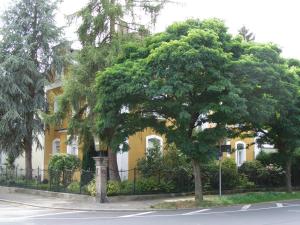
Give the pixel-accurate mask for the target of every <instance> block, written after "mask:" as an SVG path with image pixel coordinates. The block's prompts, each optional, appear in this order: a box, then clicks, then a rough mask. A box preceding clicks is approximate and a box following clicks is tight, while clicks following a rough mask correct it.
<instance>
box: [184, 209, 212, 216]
mask: <svg viewBox="0 0 300 225" xmlns="http://www.w3.org/2000/svg"><path fill="white" fill-rule="evenodd" d="M209 210H211V209H200V210H197V211H193V212H189V213H184V214H181V215H183V216H188V215H194V214H198V213H201V212H206V211H209Z"/></svg>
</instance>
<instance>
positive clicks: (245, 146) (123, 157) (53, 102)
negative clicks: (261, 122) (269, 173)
mask: <svg viewBox="0 0 300 225" xmlns="http://www.w3.org/2000/svg"><path fill="white" fill-rule="evenodd" d="M62 76H63V73H61V74H57V75H54V74H53V76H52V80H51V84H50V85H48V86H47V87H46V96H47V101H48V104H49V110H50V111H52V112H53V111H54V112H55V111H56V110H57V97H58V96H59V95H61V94H62V93H63V88H62V81H61V78H62ZM67 123H68V121H67V119H66V120H64V121H62V123H61V125H60V126H54V125H52V126H50V127H48V128H47V129H46V131H45V154H44V168H45V169H47V168H48V163H49V159H50V157H51V155H53V154H56V153H67V154H74V155H77V156H78V157H79V158H80V159H82V156H83V154H82V153H83V152H82V148H81V147H80V146H79V143H78V140H77V139H73V140H72V141H71V143H68V134H67ZM253 142H254V139H253V138H245V139H239V138H235V139H232V140H228V141H227V143H226V144H227V145H231V148H232V149H238V150H236V151H233V152H231V153H224V155H223V158H224V157H228V158H232V159H234V160H235V161H236V163H237V165H238V166H240V165H241V164H242V163H243V162H244V161H249V160H253V159H254V158H255V157H256V155H257V154H258V152H259V149H258V148H257V146H256V145H253ZM154 143H159V145H160V146H161V149H164V146H165V144H166V140H165V138H164V137H162V136H160V135H157V134H156V133H155V132H154V131H153V130H152V129H150V128H147V129H145V130H144V131H142V132H137V133H136V134H135V135H132V136H130V137H129V138H128V145H129V148H130V150H129V151H128V152H124V153H119V154H118V156H117V159H118V166H119V170H122V171H124V172H121V173H120V176H121V178H122V179H131V178H132V177H133V169H134V168H135V167H136V166H137V162H138V160H139V159H141V158H143V157H144V156H145V153H146V150H147V149H148V148H151V147H152V146H153V145H154ZM128 171H129V172H128Z"/></svg>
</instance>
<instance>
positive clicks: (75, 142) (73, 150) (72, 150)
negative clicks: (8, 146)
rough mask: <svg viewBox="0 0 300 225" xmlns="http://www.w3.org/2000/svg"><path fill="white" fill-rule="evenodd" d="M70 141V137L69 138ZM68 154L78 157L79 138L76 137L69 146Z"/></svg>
mask: <svg viewBox="0 0 300 225" xmlns="http://www.w3.org/2000/svg"><path fill="white" fill-rule="evenodd" d="M68 140H69V137H68ZM67 153H68V154H70V155H78V138H77V137H74V138H73V139H72V140H71V141H70V142H69V143H68V145H67Z"/></svg>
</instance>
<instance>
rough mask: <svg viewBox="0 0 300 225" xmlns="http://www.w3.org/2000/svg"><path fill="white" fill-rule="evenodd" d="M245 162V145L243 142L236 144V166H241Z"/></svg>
mask: <svg viewBox="0 0 300 225" xmlns="http://www.w3.org/2000/svg"><path fill="white" fill-rule="evenodd" d="M245 161H246V144H245V143H244V142H241V141H239V142H237V143H236V164H237V166H241V165H242V164H243V163H244V162H245Z"/></svg>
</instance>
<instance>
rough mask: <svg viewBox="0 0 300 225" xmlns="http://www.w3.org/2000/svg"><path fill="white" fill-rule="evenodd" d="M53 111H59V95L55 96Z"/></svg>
mask: <svg viewBox="0 0 300 225" xmlns="http://www.w3.org/2000/svg"><path fill="white" fill-rule="evenodd" d="M53 112H55V113H56V112H58V96H55V97H54V102H53Z"/></svg>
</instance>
